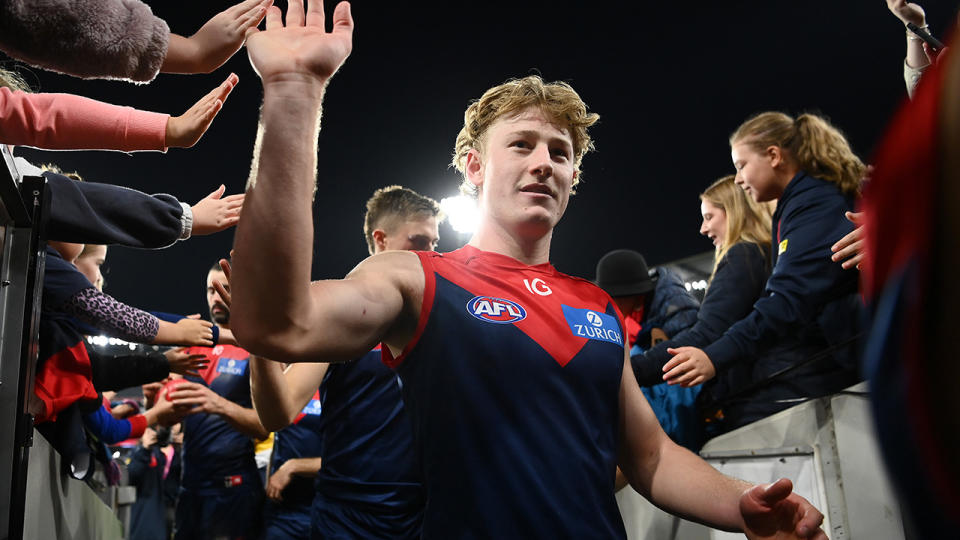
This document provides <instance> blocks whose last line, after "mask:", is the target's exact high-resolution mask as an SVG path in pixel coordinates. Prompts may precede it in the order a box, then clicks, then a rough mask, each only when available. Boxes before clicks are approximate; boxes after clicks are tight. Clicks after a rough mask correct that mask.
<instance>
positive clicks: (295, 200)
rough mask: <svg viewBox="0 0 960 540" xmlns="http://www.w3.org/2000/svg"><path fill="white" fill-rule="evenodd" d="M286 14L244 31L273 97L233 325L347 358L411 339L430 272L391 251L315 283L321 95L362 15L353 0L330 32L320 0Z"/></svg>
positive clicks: (277, 351)
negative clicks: (353, 11) (354, 11)
mask: <svg viewBox="0 0 960 540" xmlns="http://www.w3.org/2000/svg"><path fill="white" fill-rule="evenodd" d="M280 15H281V13H280V10H279V8H277V7H275V6H274V7H271V8H270V9H269V10H268V12H267V23H266V30H265V31H263V32H258V31H256V30H251V31H250V34H249V36H248V39H247V51H248V53H249V55H250V62H251V63H252V64H253V67H254V69H255V70H256V71H257V73H258V74H259V75H260V78H261V79H262V81H263V88H264V98H263V108H262V116H261V123H260V131H259V134H258V136H257V142H256V145H255V148H254V165H253V168H252V170H251V179H250V182H249V185H248V187H247V198H246V201H245V202H244V209H243V214H244V217H243V219H242V220H241V221H240V223H239V224H238V229H237V236H236V244H235V253H234V257H233V265H234V272H233V278H232V279H233V283H232V288H233V291H234V292H233V297H234V298H233V302H234V307H233V313H234V319H233V321H232V322H231V328H232V329H233V331H234V334H235V335H236V337H237V340H238V341H239V342H240V343H241V344H243V346H244V347H245V348H247V349H248V350H251V351H252V352H254V353H257V354H261V355H263V356H266V357H268V358H271V359H273V360H280V361H290V362H297V361H304V360H308V361H339V360H348V359H351V358H354V357H357V356H359V355H360V354H362V353H364V352H366V351H368V350H370V349H371V348H372V347H373V346H374V345H375V344H376V343H377V342H378V341H380V340H381V339H383V338H384V337H388V338H390V337H392V338H394V339H400V340H402V338H398V337H397V336H402V335H403V334H404V330H406V326H408V325H404V324H399V325H398V322H399V321H398V319H399V318H400V316H401V315H406V314H410V313H412V310H410V309H406V308H407V307H408V306H415V308H414V309H417V310H418V309H419V304H418V303H417V300H418V298H416V296H417V295H418V294H422V283H423V276H422V272H420V264H419V259H417V257H416V256H415V255H413V254H410V253H385V254H383V255H381V256H377V257H371V258H370V259H368V260H367V261H364V262H363V263H362V264H361V265H360V266H358V267H357V268H356V269H355V270H354V271H353V272H351V274H350V275H349V276H348V277H347V279H345V280H342V281H321V282H317V283H313V284H311V283H310V261H311V257H312V251H313V219H312V215H311V207H312V202H311V201H312V199H313V194H314V188H315V178H316V175H317V161H316V158H317V133H318V123H319V120H320V109H321V102H322V98H323V93H324V88H325V87H326V84H327V82H328V81H329V79H330V78H331V77H332V76H333V74H334V73H335V72H336V71H337V69H338V68H339V67H340V65H341V64H342V63H343V61H344V60H345V59H346V57H347V55H348V54H349V53H350V50H351V47H352V41H351V40H352V37H351V35H352V31H353V20H352V18H351V16H350V9H349V4H347V3H346V2H342V3H340V4H339V5H338V6H337V9H336V11H335V13H334V17H333V18H334V23H333V32H330V33H328V32H327V31H326V29H325V28H324V13H323V5H322V2H319V1H314V2H310V6H309V10H308V11H307V13H304V11H303V4H302V2H297V1H292V2H289V3H288V9H287V17H286V27H284V25H283V23H282V22H281V18H280ZM267 283H269V284H271V285H270V286H269V287H264V286H263V285H264V284H267ZM418 283H419V290H418V286H417V285H418ZM406 319H407V320H409V318H408V317H407V318H406ZM344 336H350V339H349V340H345V339H344Z"/></svg>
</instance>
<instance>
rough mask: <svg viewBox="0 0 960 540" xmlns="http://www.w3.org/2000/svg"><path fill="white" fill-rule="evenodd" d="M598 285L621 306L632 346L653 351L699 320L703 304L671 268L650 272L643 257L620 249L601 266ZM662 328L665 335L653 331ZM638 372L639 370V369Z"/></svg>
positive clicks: (599, 265)
mask: <svg viewBox="0 0 960 540" xmlns="http://www.w3.org/2000/svg"><path fill="white" fill-rule="evenodd" d="M597 285H599V286H600V288H601V289H603V290H605V291H607V294H609V295H610V296H612V297H613V301H614V302H616V303H617V307H619V308H620V312H621V313H623V317H624V319H625V320H626V327H627V335H628V337H629V338H630V345H631V346H639V347H640V348H641V349H649V348H650V347H651V346H652V345H653V344H654V343H655V342H657V341H659V340H660V339H663V337H662V334H666V336H667V337H669V336H673V335H676V334H678V333H680V332H681V331H683V330H685V329H687V328H689V327H690V326H692V325H693V323H695V322H696V321H697V310H698V309H699V308H700V303H699V302H698V301H697V299H696V298H694V297H693V296H692V295H691V294H690V293H689V292H687V289H686V288H685V287H684V286H683V281H682V280H681V279H680V277H679V276H678V275H677V274H676V273H674V272H672V271H670V270H669V269H667V268H663V267H660V268H654V269H653V270H649V269H648V267H647V261H646V260H645V259H644V258H643V255H641V254H639V253H637V252H636V251H633V250H630V249H618V250H615V251H611V252H610V253H607V254H606V255H604V256H603V257H602V258H601V259H600V262H598V263H597ZM657 329H659V330H660V331H661V332H653V331H654V330H657ZM635 369H636V368H635Z"/></svg>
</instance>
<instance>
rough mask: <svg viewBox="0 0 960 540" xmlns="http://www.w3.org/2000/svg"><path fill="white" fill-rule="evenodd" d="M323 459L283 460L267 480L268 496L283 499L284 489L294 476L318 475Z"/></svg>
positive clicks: (273, 498)
mask: <svg viewBox="0 0 960 540" xmlns="http://www.w3.org/2000/svg"><path fill="white" fill-rule="evenodd" d="M320 464H321V460H320V458H318V457H314V458H294V459H288V460H287V461H285V462H283V465H281V466H280V468H278V469H277V470H276V471H275V472H274V473H273V474H271V475H270V479H269V480H268V481H267V488H266V489H267V497H269V498H270V499H272V500H275V501H282V500H283V490H284V489H286V487H287V486H288V485H290V480H292V479H293V477H294V476H307V477H310V476H316V475H317V472H318V471H319V470H320Z"/></svg>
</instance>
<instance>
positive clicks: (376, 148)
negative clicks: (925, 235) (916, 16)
mask: <svg viewBox="0 0 960 540" xmlns="http://www.w3.org/2000/svg"><path fill="white" fill-rule="evenodd" d="M148 3H150V4H151V7H152V8H153V10H154V12H155V13H156V14H157V15H158V16H160V17H161V18H163V19H165V20H166V21H167V22H168V23H169V24H170V27H171V30H172V31H174V32H176V33H179V34H183V35H190V34H191V33H193V32H194V31H196V30H197V29H198V28H199V27H200V26H201V25H202V24H203V22H205V21H206V20H207V19H208V18H209V17H211V16H212V15H214V14H215V13H216V12H217V11H220V10H222V9H225V8H226V7H228V6H229V5H231V4H232V2H229V1H213V2H195V3H190V4H187V3H178V2H148ZM280 4H281V5H283V2H280ZM620 4H621V3H620V2H604V1H593V2H583V3H576V4H565V3H558V2H546V1H534V2H526V3H521V2H473V3H466V2H451V3H447V4H443V5H431V4H429V3H426V4H424V3H419V4H406V3H398V2H369V1H364V0H357V1H356V2H354V4H353V15H354V20H355V22H356V28H355V32H354V52H353V54H352V56H351V57H350V58H349V59H348V60H347V62H346V64H345V65H344V66H343V68H341V70H340V72H339V74H338V75H337V76H336V77H335V78H334V80H333V81H332V82H331V84H330V87H329V89H328V92H327V96H326V101H325V111H324V121H323V130H322V131H321V134H320V150H319V154H320V167H319V168H320V173H319V176H320V177H319V186H320V187H319V191H318V195H317V200H316V204H315V206H314V208H315V238H314V272H313V275H314V278H315V279H320V278H331V277H341V276H343V275H344V274H345V273H346V272H348V271H349V270H350V268H352V267H353V266H354V265H355V264H356V263H357V262H359V261H360V260H361V259H362V258H363V257H365V256H366V254H367V253H366V244H365V242H364V240H363V235H362V224H363V212H364V202H365V201H366V199H367V198H368V197H369V196H370V194H371V193H372V192H373V190H374V189H376V188H377V187H380V186H383V185H387V184H393V183H399V184H402V185H405V186H408V187H410V188H413V189H415V190H417V191H419V192H421V193H424V194H426V195H429V196H432V197H434V198H436V199H438V200H439V199H440V198H442V197H447V196H450V195H453V194H455V193H456V192H457V186H458V183H459V178H458V175H457V173H456V171H455V170H454V169H452V168H449V167H448V163H449V160H450V155H451V153H452V151H453V142H454V138H455V137H456V134H457V132H458V131H459V129H460V127H461V125H462V120H463V111H464V109H465V108H466V106H467V105H468V103H469V101H470V100H471V99H475V98H478V97H479V96H480V95H481V94H482V93H483V91H484V90H486V89H487V88H489V87H490V86H493V85H495V84H498V83H501V82H503V81H504V80H505V79H507V78H509V77H516V76H523V75H527V74H529V73H540V74H542V75H543V77H544V78H545V79H548V80H558V79H561V80H565V81H568V82H570V83H571V84H572V85H573V86H574V87H575V88H576V89H577V90H578V92H579V93H580V94H581V96H582V97H583V98H584V100H585V101H586V102H587V104H588V105H589V106H590V108H591V110H593V111H595V112H597V113H599V114H600V116H601V119H600V122H599V123H598V124H597V125H596V126H595V127H594V128H593V130H592V135H593V136H594V138H595V141H596V145H597V152H596V153H593V154H589V155H588V156H587V157H586V158H585V159H584V163H583V172H584V175H583V179H584V181H583V183H582V184H581V186H580V188H579V193H578V194H577V195H576V196H575V197H573V198H572V200H571V204H570V207H569V209H568V210H567V214H566V216H565V217H564V219H563V221H562V222H561V223H560V225H559V226H558V230H557V233H556V234H555V236H554V241H553V253H552V261H553V263H554V265H555V266H556V267H557V268H558V269H560V270H561V271H564V272H567V273H569V274H574V275H579V276H583V277H588V278H589V277H592V276H593V273H594V266H595V264H596V261H597V260H598V259H599V258H600V257H601V256H602V255H603V254H604V253H606V252H607V251H609V250H612V249H618V248H632V249H636V250H638V251H640V252H642V253H644V254H645V256H646V258H647V261H648V262H649V263H650V264H658V263H664V262H668V261H671V260H675V259H678V258H681V257H686V256H689V255H692V254H695V253H700V252H704V251H708V250H710V249H712V247H711V246H710V244H709V243H708V241H707V240H706V239H704V238H702V237H700V236H699V234H698V228H699V225H700V216H699V201H698V199H697V195H698V194H699V193H700V191H701V190H702V189H703V188H705V187H706V186H707V185H708V184H709V183H710V182H712V181H713V180H714V179H716V178H717V177H719V176H722V175H724V174H728V173H730V172H732V170H733V169H732V165H731V163H730V153H729V147H728V143H727V137H728V136H729V134H730V132H731V131H733V130H734V129H735V128H736V127H737V126H738V125H739V123H740V122H741V121H743V120H744V119H745V118H746V117H747V116H749V115H751V114H753V113H756V112H760V111H764V110H771V109H777V110H783V111H785V112H788V113H792V114H796V113H799V112H805V111H814V112H820V113H822V114H824V115H826V116H828V117H829V118H830V119H831V120H832V121H833V122H834V123H835V124H836V125H837V126H838V127H840V128H841V129H842V130H843V131H844V132H845V133H846V134H847V136H848V138H849V139H850V141H851V143H852V145H853V147H854V150H855V151H856V152H857V153H858V154H860V155H861V156H862V157H864V158H865V159H867V158H869V155H870V152H871V150H872V148H873V146H874V145H875V144H876V143H877V142H878V141H879V138H880V137H881V135H882V133H883V130H884V126H885V124H886V122H887V120H888V119H889V118H890V117H891V115H892V114H893V112H894V111H895V110H896V108H897V106H898V105H899V104H900V102H901V101H902V100H903V99H904V98H905V91H904V83H903V77H902V71H903V57H904V48H905V39H904V32H903V25H902V24H901V23H900V22H899V21H898V20H897V19H896V18H895V17H894V16H893V15H891V14H890V12H889V11H887V9H886V6H885V3H884V2H883V1H882V0H842V1H833V2H805V1H804V2H801V1H791V2H787V1H770V0H765V1H739V2H736V1H734V2H713V1H711V2H673V3H669V6H663V5H662V4H657V5H656V6H653V7H643V8H638V7H622V6H621V5H620ZM923 5H924V8H926V11H927V19H928V22H929V23H930V25H931V30H932V31H933V32H934V34H936V35H938V36H941V37H942V36H944V34H945V29H947V28H948V27H950V26H951V25H952V22H953V12H954V8H955V6H956V4H955V3H954V2H935V3H930V2H927V3H924V4H923ZM332 9H333V4H332V3H330V2H328V3H327V10H328V12H330V13H332ZM230 71H234V72H236V73H237V74H238V75H239V76H240V83H239V85H238V86H237V88H236V89H235V90H234V91H233V94H232V95H231V96H230V98H229V99H228V100H227V102H226V104H225V106H224V109H223V110H222V111H221V113H220V115H219V117H218V118H217V119H216V120H215V121H214V123H213V125H212V127H211V128H210V130H209V131H208V132H207V134H206V136H205V137H204V138H203V139H202V140H201V141H200V142H199V143H198V144H197V146H195V147H194V148H192V149H188V150H183V149H171V150H170V151H169V152H168V153H166V154H160V153H138V154H133V155H127V154H123V153H115V152H41V151H36V150H30V149H20V150H19V151H18V154H19V155H24V156H26V157H27V158H28V159H30V160H32V161H34V162H38V163H40V162H53V163H57V164H59V165H60V166H61V167H62V168H63V169H64V170H68V171H69V170H76V171H78V172H79V173H80V174H81V175H82V176H83V177H84V178H85V179H86V180H88V181H98V182H107V183H114V184H120V185H125V186H129V187H133V188H136V189H140V190H143V191H147V192H150V193H156V192H168V193H172V194H174V195H176V196H177V197H178V198H180V200H182V201H184V202H188V203H190V204H193V203H195V202H197V201H198V200H199V199H201V198H202V197H203V196H205V195H206V194H208V193H209V192H211V191H213V190H214V189H215V188H216V187H217V186H218V185H219V184H220V183H224V184H226V186H227V188H228V193H238V192H240V191H242V190H243V189H244V185H245V182H246V179H247V175H248V172H249V167H250V158H251V149H252V146H253V140H254V134H255V132H256V122H257V116H258V108H259V104H260V97H261V90H260V85H259V81H258V79H257V77H256V75H255V74H254V73H253V71H252V69H251V68H250V65H249V62H248V60H247V57H246V52H245V51H244V50H241V51H240V52H239V53H238V54H237V55H236V56H234V57H233V58H232V59H231V60H230V61H229V62H228V63H227V64H226V65H225V66H224V67H222V68H220V69H219V70H217V71H216V72H215V73H213V74H210V75H193V76H184V75H160V76H159V77H158V78H157V79H156V80H155V81H153V82H152V83H150V84H149V85H145V86H134V85H132V84H129V83H123V82H115V81H82V80H79V79H74V78H71V77H67V76H62V75H57V74H53V73H49V72H44V71H41V70H38V69H33V70H30V71H28V72H26V73H25V75H26V78H27V80H28V82H29V83H30V84H31V85H32V86H33V87H34V89H35V90H37V91H41V92H70V93H76V94H81V95H85V96H88V97H93V98H96V99H101V100H104V101H108V102H112V103H116V104H122V105H131V106H134V107H138V108H142V109H147V110H154V111H159V112H167V113H172V114H181V113H182V112H183V111H185V110H186V109H187V108H188V107H189V106H190V105H191V104H192V103H193V102H194V101H195V100H196V99H197V98H199V97H200V96H201V95H203V94H205V93H206V92H207V91H208V90H210V89H211V88H213V87H214V86H216V85H217V84H219V83H220V82H221V81H222V80H223V79H224V78H225V77H226V76H227V74H228V73H229V72H230ZM466 240H467V238H466V237H463V236H461V235H458V234H457V233H455V232H453V230H452V229H450V228H449V226H447V225H443V226H442V227H441V242H440V250H441V251H448V250H451V249H455V248H457V247H459V246H460V245H462V244H463V243H464V242H466ZM232 241H233V232H232V230H231V231H226V232H223V233H220V234H218V235H214V236H208V237H199V238H194V239H191V240H189V241H187V242H179V243H177V244H176V245H174V246H172V247H170V248H168V249H165V250H159V251H140V250H132V249H125V248H112V249H111V250H110V252H109V256H108V261H107V265H106V267H105V268H106V269H107V270H109V272H108V273H107V274H106V280H107V289H106V290H107V292H109V293H110V294H112V295H114V296H115V297H117V298H118V299H120V300H123V301H125V302H128V303H130V304H133V305H136V306H138V307H141V308H145V309H155V310H163V311H171V312H180V313H192V312H201V313H206V305H205V302H204V295H203V287H204V279H205V275H206V270H207V268H208V267H209V265H210V264H211V263H212V262H214V261H215V260H216V259H217V258H218V257H221V256H225V255H226V253H227V252H228V250H229V248H230V246H231V244H232Z"/></svg>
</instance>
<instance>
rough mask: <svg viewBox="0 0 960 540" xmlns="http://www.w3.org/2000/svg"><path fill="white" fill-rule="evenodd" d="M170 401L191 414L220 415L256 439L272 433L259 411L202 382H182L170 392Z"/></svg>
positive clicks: (238, 429)
mask: <svg viewBox="0 0 960 540" xmlns="http://www.w3.org/2000/svg"><path fill="white" fill-rule="evenodd" d="M170 401H172V402H173V405H174V406H175V407H177V408H181V409H182V408H188V409H189V413H190V414H193V413H198V412H205V413H209V414H216V415H219V416H220V417H222V418H223V419H224V420H226V421H227V423H228V424H230V425H231V426H232V427H233V428H234V429H236V430H237V431H239V432H241V433H243V434H244V435H247V436H249V437H252V438H254V439H266V438H267V436H268V435H269V434H270V433H269V432H268V431H267V430H266V429H264V427H263V425H262V424H260V418H259V417H258V416H257V411H255V410H253V409H248V408H246V407H243V406H240V405H238V404H236V403H234V402H232V401H230V400H229V399H227V398H225V397H223V396H221V395H220V394H217V393H216V392H214V391H213V390H211V389H210V388H209V387H208V386H204V385H202V384H198V383H194V382H184V383H181V384H180V385H178V386H177V387H176V390H174V391H173V392H170Z"/></svg>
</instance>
